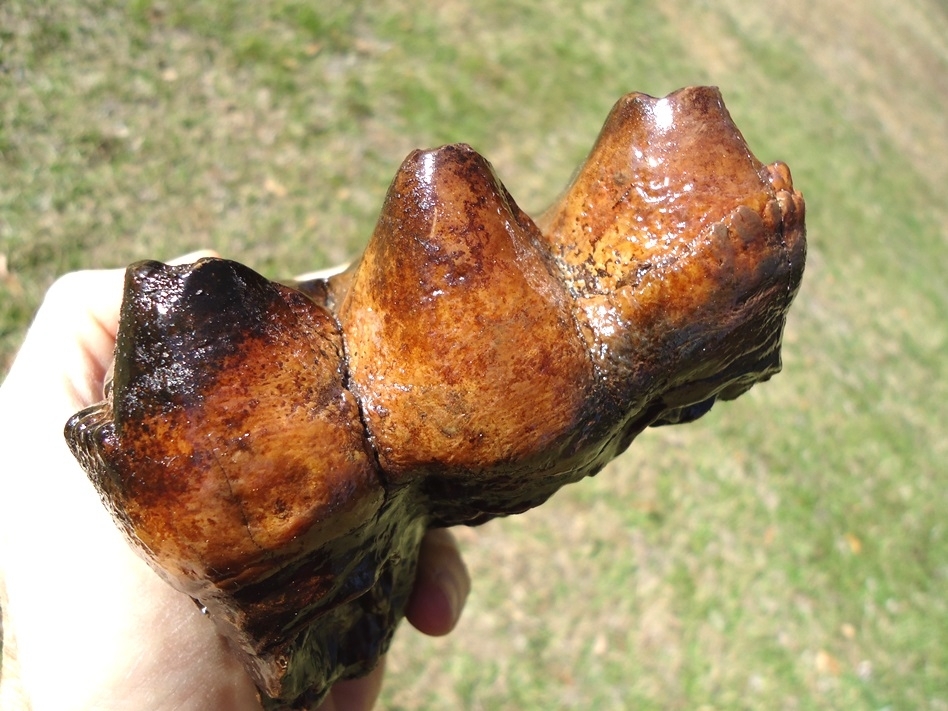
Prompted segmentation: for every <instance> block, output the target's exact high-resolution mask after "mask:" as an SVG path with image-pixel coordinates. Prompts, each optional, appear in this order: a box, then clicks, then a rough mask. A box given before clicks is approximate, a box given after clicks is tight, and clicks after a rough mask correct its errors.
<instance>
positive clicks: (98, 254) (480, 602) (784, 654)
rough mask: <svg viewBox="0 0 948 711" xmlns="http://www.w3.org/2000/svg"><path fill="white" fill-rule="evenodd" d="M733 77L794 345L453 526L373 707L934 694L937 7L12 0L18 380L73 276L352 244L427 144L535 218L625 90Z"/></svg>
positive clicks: (940, 36)
mask: <svg viewBox="0 0 948 711" xmlns="http://www.w3.org/2000/svg"><path fill="white" fill-rule="evenodd" d="M688 84H715V85H718V86H720V87H721V89H722V92H723V94H724V98H725V101H726V102H727V104H728V107H729V108H730V110H731V113H732V115H733V116H734V118H735V121H736V122H737V124H738V126H740V127H741V129H742V130H743V132H744V134H745V136H746V138H747V139H748V142H749V143H750V145H751V148H752V149H753V151H754V152H755V154H756V155H757V156H758V158H760V159H761V160H763V161H764V162H772V161H774V160H778V159H779V160H784V161H786V162H787V163H788V164H789V165H790V167H791V169H792V171H793V175H794V180H795V184H796V186H797V187H798V188H799V189H801V190H802V191H803V192H804V194H805V196H806V199H807V207H808V225H809V244H810V249H809V256H808V265H807V272H806V274H805V276H804V284H803V288H802V290H801V293H800V296H799V298H798V300H797V302H796V304H795V306H794V309H793V312H792V314H791V319H790V323H789V326H788V330H787V334H786V343H785V348H784V372H783V373H782V374H781V375H779V376H777V377H776V378H775V379H774V380H773V381H771V382H769V383H767V384H765V385H762V386H758V387H756V388H754V389H753V390H752V391H751V392H750V393H749V394H747V395H745V396H744V397H742V398H741V399H740V400H738V401H736V402H734V403H729V404H723V405H718V406H717V407H715V409H714V410H713V411H712V412H711V413H710V414H709V415H707V416H706V417H705V418H704V419H702V420H701V421H699V422H698V423H695V424H693V425H689V426H686V427H680V428H663V429H659V430H652V431H649V432H646V433H645V434H643V435H642V436H641V437H640V438H639V440H637V441H636V443H635V444H633V446H632V447H631V449H630V450H629V452H628V453H627V454H626V455H624V456H623V457H621V458H620V459H619V460H618V461H616V462H615V463H614V464H612V465H611V466H610V467H608V468H607V469H606V470H605V471H603V472H602V473H601V474H600V475H599V476H598V477H596V478H594V479H591V480H587V481H585V482H582V483H580V484H577V485H575V486H572V487H569V488H567V489H566V490H564V491H562V492H561V493H560V494H558V495H557V496H556V497H554V499H553V500H552V501H551V502H549V503H548V504H547V505H545V506H543V507H542V508H540V509H537V510H535V511H532V512H530V513H528V514H525V515H522V516H518V517H515V518H511V519H508V520H503V521H496V522H493V523H491V524H488V525H486V526H484V527H481V528H477V529H470V530H467V529H465V530H463V531H459V532H458V535H459V537H460V538H461V540H462V543H463V545H464V548H465V553H466V557H467V559H468V561H469V564H470V567H471V570H472V574H473V577H474V581H475V587H474V592H473V595H472V597H471V599H470V601H469V604H468V608H467V610H466V612H465V616H464V619H463V620H462V623H461V625H460V628H459V629H458V631H457V632H456V633H455V634H453V635H451V636H450V637H448V638H445V639H441V640H429V639H425V638H422V637H421V636H420V635H418V634H416V633H414V632H413V631H412V630H410V629H409V628H408V627H405V628H404V629H402V630H400V632H399V635H398V637H397V639H396V643H395V646H394V649H393V653H392V654H391V655H390V660H389V669H390V674H389V677H388V682H387V686H386V689H385V692H384V696H383V701H382V707H383V708H390V709H457V708H466V709H522V708H542V709H568V708H576V709H587V708H615V709H622V708H637V709H743V708H747V709H758V708H775V709H776V708H779V709H899V710H900V709H938V710H941V711H944V710H946V709H948V530H946V528H948V476H946V473H945V470H946V466H945V462H946V460H948V366H946V363H948V276H946V273H948V200H946V199H945V197H944V194H943V193H944V189H943V186H944V185H945V184H946V183H948V6H946V5H945V3H944V2H940V1H939V0H860V1H859V2H856V0H838V1H837V2H834V3H821V2H816V0H797V1H796V2H789V1H788V0H776V1H775V2H771V3H751V2H743V3H742V2H738V1H737V0H724V1H723V2H718V3H685V2H682V1H681V0H670V1H666V2H631V1H629V2H619V1H618V0H611V1H603V2H586V3H582V4H574V3H567V2H550V1H546V2H539V1H537V0H533V1H529V2H528V1H526V0H503V1H502V2H500V1H497V0H486V1H484V2H478V3H473V2H470V3H464V2H459V1H457V0H446V1H444V2H441V3H439V4H438V5H437V8H435V4H434V3H430V4H429V3H421V2H412V1H410V0H403V1H400V2H398V1H394V0H392V1H387V2H377V3H367V2H366V3H358V2H346V3H343V2H322V3H315V2H312V3H310V2H295V1H291V0H273V1H272V2H267V3H241V2H237V1H236V0H217V1H215V2H205V1H203V0H192V1H191V2H183V1H178V0H168V1H167V2H160V1H154V2H151V1H149V0H137V1H133V2H128V3H117V2H115V3H110V2H93V1H89V2H77V1H74V0H64V1H62V2H55V3H54V2H27V1H26V0H0V372H5V370H6V367H7V365H8V364H9V362H10V359H11V358H12V356H13V354H14V353H15V350H16V348H17V346H18V343H19V342H20V340H21V339H22V336H23V333H24V330H25V328H26V326H27V324H28V323H29V320H30V318H31V317H32V313H33V312H34V311H35V309H36V307H37V305H38V303H39V300H40V299H41V297H42V294H43V292H44V291H45V289H46V288H47V287H48V286H49V284H50V283H51V281H52V280H53V279H54V278H55V277H56V276H57V275H58V274H61V273H63V272H65V271H69V270H73V269H78V268H98V267H117V266H124V265H125V264H127V263H128V262H131V261H134V260H137V259H143V258H159V259H162V258H170V257H173V256H176V255H178V254H181V253H184V252H187V251H191V250H193V249H197V248H202V247H210V248H214V249H217V250H218V251H220V252H221V253H222V254H224V255H225V256H228V257H232V258H235V259H238V260H240V261H242V262H244V263H246V264H248V265H250V266H252V267H254V268H255V269H257V270H258V271H261V272H263V273H264V274H266V275H268V276H270V277H274V278H276V277H284V276H288V275H291V274H294V273H298V272H302V271H308V270H311V269H315V268H319V267H323V266H326V265H328V264H331V263H334V262H337V261H341V260H344V259H347V258H350V257H351V256H353V255H354V254H357V253H358V252H359V250H360V249H361V247H362V245H364V243H365V241H366V240H367V238H368V236H369V234H370V233H371V230H372V227H373V224H374V221H375V217H376V215H377V211H378V209H379V207H380V205H381V201H382V198H383V195H384V191H385V189H386V186H387V184H388V182H389V181H390V180H391V178H392V176H393V175H394V172H395V170H396V169H397V167H398V165H399V163H400V162H401V160H402V159H403V158H404V156H405V155H406V154H407V153H408V152H409V151H410V150H412V149H413V148H416V147H432V146H436V145H439V144H441V143H446V142H455V141H464V142H467V143H470V144H472V145H473V146H474V147H475V148H476V149H477V150H479V151H480V152H481V153H483V154H484V155H485V156H486V157H487V158H488V159H489V160H491V162H492V163H493V164H494V166H495V168H496V169H497V172H498V174H499V175H500V177H501V179H502V180H503V181H504V182H505V183H506V185H507V187H508V188H509V189H510V191H511V193H512V194H513V196H514V197H515V199H516V200H517V201H518V202H519V203H520V205H521V206H522V207H524V209H526V210H527V211H528V212H530V213H532V214H537V213H538V212H540V211H541V210H542V209H543V208H544V207H545V206H546V205H547V204H548V203H549V202H551V201H552V200H553V198H554V197H555V195H556V194H557V192H558V191H559V190H560V189H562V187H563V186H565V184H566V183H567V181H568V179H569V177H570V174H571V172H572V171H573V170H574V169H575V168H576V167H577V166H578V164H579V163H580V161H581V160H582V158H583V157H584V155H585V154H586V152H587V151H588V150H589V148H590V147H591V146H592V143H593V140H594V139H595V136H596V134H597V132H598V130H599V128H600V126H601V124H602V121H603V120H604V118H605V116H606V114H607V113H608V111H609V109H610V107H611V106H612V104H613V103H614V102H615V101H616V99H618V98H619V96H621V95H622V94H624V93H626V92H628V91H633V90H641V91H645V92H647V93H651V94H654V95H663V94H666V93H668V92H670V91H672V90H674V89H676V88H679V87H681V86H684V85H688Z"/></svg>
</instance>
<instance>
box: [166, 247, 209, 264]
mask: <svg viewBox="0 0 948 711" xmlns="http://www.w3.org/2000/svg"><path fill="white" fill-rule="evenodd" d="M220 256H221V255H220V254H219V253H218V252H215V251H214V250H213V249H199V250H197V251H196V252H189V253H188V254H183V255H181V256H180V257H175V258H174V259H169V260H168V262H167V263H168V264H170V265H173V266H180V265H182V264H191V263H192V262H196V261H198V260H199V259H207V258H208V257H220Z"/></svg>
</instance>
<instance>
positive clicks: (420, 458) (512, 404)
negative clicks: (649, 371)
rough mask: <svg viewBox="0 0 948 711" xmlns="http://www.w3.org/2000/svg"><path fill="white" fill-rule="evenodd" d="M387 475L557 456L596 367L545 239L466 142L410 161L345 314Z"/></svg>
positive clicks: (454, 471) (356, 386) (352, 361)
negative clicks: (544, 247) (590, 359)
mask: <svg viewBox="0 0 948 711" xmlns="http://www.w3.org/2000/svg"><path fill="white" fill-rule="evenodd" d="M339 319H340V321H341V323H342V327H343V331H344V333H345V338H346V345H347V348H348V356H349V374H350V387H351V388H352V390H353V392H355V393H356V394H357V395H358V397H359V399H360V400H361V402H362V406H363V414H364V416H365V419H366V425H367V429H368V431H369V434H370V436H371V438H372V441H373V443H374V445H375V449H376V452H377V453H378V457H379V462H380V464H381V467H382V469H383V471H384V472H385V474H386V476H388V477H389V478H390V479H391V480H394V481H399V480H400V479H402V478H403V477H404V476H406V475H407V474H409V473H415V474H416V475H417V474H418V473H420V472H426V471H429V472H438V473H450V474H451V475H457V476H460V475H462V474H465V473H469V472H478V471H484V470H491V469H498V468H501V469H502V468H504V467H510V468H514V469H518V470H522V469H524V468H525V467H526V466H527V465H528V464H529V462H530V461H532V460H534V459H536V457H537V456H538V455H541V454H542V455H544V456H550V455H553V454H555V452H556V449H557V447H562V446H563V441H564V438H565V437H566V436H572V434H573V430H574V429H575V426H576V423H577V419H578V416H579V413H580V410H581V409H582V407H583V406H584V404H585V400H586V398H587V395H588V393H589V391H590V385H591V382H592V368H591V364H590V361H589V356H588V354H587V352H586V348H585V344H584V343H583V341H582V339H581V337H580V335H579V332H578V329H577V326H576V324H575V320H574V318H573V315H572V313H571V310H570V306H569V303H568V301H567V296H566V292H565V290H564V288H563V285H562V283H561V281H560V280H559V279H558V275H557V274H556V273H555V272H554V267H553V265H552V263H551V261H550V260H549V257H548V256H547V255H546V254H545V253H544V252H543V251H542V250H541V242H540V235H539V233H538V232H537V230H536V227H535V226H534V224H533V221H532V220H531V219H530V218H529V217H527V216H526V215H525V214H524V213H523V212H522V211H520V209H519V208H518V207H517V206H516V205H515V204H514V202H513V200H512V198H511V197H510V195H509V194H508V193H507V191H506V190H505V189H504V187H503V186H502V185H501V184H500V182H499V181H498V180H497V178H496V177H495V175H494V173H493V171H492V169H491V167H490V165H489V164H488V163H487V162H486V161H485V160H484V159H483V158H482V157H481V156H479V155H478V154H477V153H475V152H474V151H473V150H471V149H470V148H468V147H467V146H463V145H459V146H445V147H443V148H441V149H438V150H434V151H427V152H421V151H416V152H414V153H412V154H411V155H410V156H409V157H408V158H407V159H406V161H405V163H404V164H403V165H402V167H401V169H400V170H399V171H398V174H397V175H396V177H395V180H394V182H393V184H392V186H391V188H390V190H389V195H388V198H387V200H386V202H385V205H384V207H383V208H382V214H381V217H380V219H379V223H378V226H377V228H376V231H375V234H374V235H373V238H372V240H371V241H370V243H369V245H368V247H367V248H366V250H365V254H364V256H363V257H362V261H361V263H360V264H359V266H358V269H357V270H356V271H355V274H354V276H353V281H352V285H351V287H350V289H349V292H348V295H347V297H346V299H345V301H344V302H343V304H342V307H341V309H340V312H339Z"/></svg>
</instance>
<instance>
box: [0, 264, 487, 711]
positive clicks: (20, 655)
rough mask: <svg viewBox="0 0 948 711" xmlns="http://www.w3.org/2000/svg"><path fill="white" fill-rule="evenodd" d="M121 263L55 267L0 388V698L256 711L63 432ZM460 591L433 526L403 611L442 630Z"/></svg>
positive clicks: (449, 546) (363, 687)
mask: <svg viewBox="0 0 948 711" xmlns="http://www.w3.org/2000/svg"><path fill="white" fill-rule="evenodd" d="M199 256H207V255H205V254H200V255H189V256H188V257H185V258H182V260H180V261H183V262H187V261H192V260H193V259H196V258H197V257H199ZM123 275H124V272H123V270H109V271H86V272H76V273H73V274H68V275H66V276H64V277H62V278H61V279H60V280H59V281H57V282H56V283H55V284H54V285H53V286H52V287H51V288H50V290H49V292H48V293H47V295H46V298H45V300H44V302H43V305H42V306H41V307H40V309H39V311H38V313H37V315H36V319H35V321H34V323H33V325H32V326H31V328H30V330H29V333H28V334H27V337H26V339H25V341H24V343H23V346H22V348H21V349H20V352H19V353H18V355H17V357H16V360H15V362H14V364H13V366H12V368H11V370H10V372H9V374H8V376H7V378H6V380H5V381H4V382H3V385H2V387H0V451H2V453H3V464H2V468H0V610H2V614H3V617H2V620H3V626H2V632H3V661H2V667H0V708H3V709H11V710H18V709H27V708H29V709H31V710H32V711H43V710H45V709H55V710H56V711H62V710H65V709H77V710H78V709H135V710H136V711H158V710H159V709H161V710H164V709H167V710H168V711H171V710H174V711H188V710H191V709H193V710H195V711H197V710H200V711H206V710H207V709H214V710H220V711H231V710H233V711H243V710H244V709H248V710H250V709H253V710H254V711H259V710H260V708H261V706H260V702H259V701H258V699H257V693H256V689H255V688H254V685H253V683H252V681H251V680H250V678H249V676H247V674H246V672H244V670H243V668H242V667H241V666H240V664H239V663H238V662H237V661H236V659H235V658H234V657H233V655H232V654H231V653H230V651H229V649H228V647H227V645H226V643H225V642H224V641H223V640H222V639H221V638H220V637H219V636H218V635H217V633H216V631H215V628H214V626H213V624H212V623H211V621H210V620H209V619H207V618H206V617H204V616H202V615H201V614H200V612H199V610H198V608H197V606H195V605H194V604H193V602H192V601H191V600H190V599H189V598H188V597H187V596H186V595H183V594H182V593H179V592H177V591H176V590H174V589H173V588H171V587H170V586H168V585H167V584H166V583H165V582H164V581H162V580H161V579H160V578H159V577H158V576H157V575H156V574H155V573H154V571H152V570H151V568H149V567H148V565H147V564H145V562H144V561H143V560H142V559H140V558H139V557H138V556H137V555H135V554H134V553H133V552H132V549H131V548H130V547H129V546H128V544H127V543H126V541H125V540H124V538H123V537H122V535H121V533H120V532H119V530H118V528H117V527H116V526H115V525H114V524H113V523H112V520H111V518H110V516H109V514H108V512H107V511H106V509H105V507H104V506H103V505H102V503H101V502H100V501H99V499H98V496H97V494H96V492H95V490H94V488H93V487H92V485H91V484H90V482H89V481H88V479H87V478H86V476H85V474H84V472H83V471H82V469H81V468H80V467H79V465H78V464H77V463H76V461H75V459H74V458H73V456H72V455H71V454H70V452H69V450H68V448H67V447H66V444H65V440H64V438H63V425H64V423H65V422H66V420H67V419H68V418H69V416H70V415H72V414H73V413H74V412H76V411H77V410H79V409H81V408H83V407H86V406H88V405H91V404H93V403H95V402H97V401H98V400H100V399H101V393H102V383H103V379H104V377H105V374H106V371H107V369H108V367H109V363H110V361H111V359H112V352H113V347H114V344H115V333H116V329H117V327H118V313H119V306H120V301H121V294H122V282H123ZM469 589H470V580H469V578H468V575H467V571H466V569H465V568H464V564H463V562H462V561H461V558H460V555H459V553H458V550H457V547H456V545H455V543H454V539H453V538H452V537H451V534H450V533H449V532H447V531H444V530H435V531H431V532H430V533H429V534H428V535H427V536H426V538H425V539H424V541H423V543H422V551H421V556H420V559H419V572H418V577H417V581H416V584H415V589H414V592H413V594H412V598H411V600H410V601H409V604H408V608H407V610H406V617H407V619H408V620H409V622H411V623H412V624H413V625H414V626H415V627H416V628H418V629H419V630H420V631H422V632H423V633H425V634H429V635H443V634H447V633H448V632H450V631H451V630H452V629H453V627H454V625H455V623H456V622H457V619H458V617H459V615H460V612H461V608H462V607H463V605H464V601H465V599H466V597H467V594H468V591H469ZM382 675H383V664H379V665H378V667H377V668H376V669H375V670H374V671H373V672H372V673H371V674H370V675H369V676H367V677H364V678H361V679H355V680H351V681H346V682H340V683H338V684H336V685H335V686H334V687H333V689H332V691H331V692H330V695H329V697H328V698H327V699H326V701H325V702H324V703H323V704H322V705H321V706H320V707H319V708H320V711H334V710H339V711H342V710H345V711H349V710H361V709H369V708H371V707H372V705H373V704H374V702H375V699H376V697H377V696H378V693H379V690H380V687H381V682H382Z"/></svg>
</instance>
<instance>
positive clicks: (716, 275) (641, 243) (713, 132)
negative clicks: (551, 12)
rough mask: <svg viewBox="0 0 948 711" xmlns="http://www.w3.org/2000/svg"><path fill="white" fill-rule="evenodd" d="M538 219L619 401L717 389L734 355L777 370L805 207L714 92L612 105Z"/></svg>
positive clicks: (782, 170)
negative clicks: (621, 388)
mask: <svg viewBox="0 0 948 711" xmlns="http://www.w3.org/2000/svg"><path fill="white" fill-rule="evenodd" d="M537 222H538V225H539V226H540V229H541V231H542V233H543V234H544V237H545V238H546V239H547V241H548V243H549V244H550V247H551V249H552V251H553V253H554V255H555V256H556V258H557V261H558V263H559V264H560V266H561V268H562V270H563V273H564V276H565V279H566V282H567V285H568V287H569V289H570V291H571V292H572V293H573V294H574V296H575V299H576V313H577V317H578V318H579V320H580V321H581V322H582V324H583V326H584V328H583V334H584V336H585V338H586V340H587V343H588V344H589V347H590V350H591V352H592V354H593V357H594V358H596V361H597V363H598V365H599V367H600V368H601V369H602V371H603V372H605V373H607V374H609V376H610V377H612V378H614V379H619V380H624V381H625V382H626V383H627V385H628V386H630V387H629V390H628V393H627V394H626V395H624V397H629V396H630V395H633V396H634V395H635V394H638V395H641V394H642V393H643V392H646V391H647V390H649V389H653V390H659V391H660V390H662V389H667V388H671V387H678V386H682V387H684V386H686V385H687V384H688V381H699V380H703V379H705V378H709V377H712V376H716V377H717V381H718V382H717V383H716V385H721V384H723V383H725V382H727V381H728V378H729V377H730V376H731V375H733V374H732V373H728V374H727V377H725V371H728V370H729V368H730V365H731V363H732V362H733V361H735V360H740V359H741V358H744V360H743V361H741V363H740V367H741V368H748V369H749V370H750V371H751V372H753V373H754V375H755V378H756V379H765V377H766V376H767V375H768V374H770V373H772V372H776V370H778V369H779V354H778V353H777V350H776V347H777V346H779V337H780V334H781V332H782V328H783V320H784V318H785V314H786V309H787V308H788V307H789V304H790V301H791V300H792V298H793V296H794V294H795V292H796V288H797V285H798V283H799V280H800V275H801V273H802V268H803V261H804V251H805V241H804V230H803V202H802V198H801V197H800V195H799V193H794V192H793V186H792V181H791V179H790V174H789V171H788V170H787V169H786V166H784V165H782V164H777V165H775V166H769V167H765V166H763V165H762V164H761V163H760V162H759V161H758V160H757V159H756V158H755V157H754V156H753V155H752V154H751V152H750V150H749V149H748V147H747V144H746V143H745V142H744V139H743V137H742V136H741V134H740V131H739V130H738V129H737V127H736V126H735V125H734V123H733V121H732V120H731V117H730V115H729V114H728V112H727V109H726V108H725V107H724V103H723V101H722V99H721V96H720V93H719V92H718V90H717V89H716V88H713V87H691V88H688V89H683V90H681V91H678V92H675V93H673V94H671V95H669V96H667V97H665V98H661V99H659V98H654V97H651V96H647V95H645V94H629V95H628V96H625V97H623V98H622V99H620V101H619V102H618V103H617V104H616V105H615V107H614V108H613V110H612V112H611V113H610V115H609V117H608V119H607V120H606V123H605V125H604V126H603V129H602V132H601V133H600V135H599V138H598V140H597V142H596V145H595V146H594V147H593V150H592V152H591V153H590V155H589V157H588V158H587V160H586V162H585V163H584V165H583V166H582V168H581V169H580V171H579V172H578V174H577V175H576V177H575V178H574V180H573V182H572V184H571V185H570V187H569V188H568V189H567V190H566V191H565V192H564V194H563V196H562V197H561V198H560V199H559V200H558V201H557V203H556V204H555V205H553V206H552V207H551V208H550V209H549V210H547V211H546V213H545V214H544V215H543V216H542V217H541V218H540V219H539V220H538V221H537ZM748 352H750V354H751V358H750V360H747V358H746V357H747V356H748ZM685 390H686V391H687V393H688V394H687V396H684V397H683V399H684V400H688V399H691V400H694V398H695V397H696V394H695V392H694V391H693V389H688V388H685ZM707 390H708V392H707V393H706V395H707V396H710V395H712V394H714V390H715V388H714V386H713V385H712V386H710V387H708V388H707ZM665 400H666V402H669V403H671V402H673V401H674V396H673V395H672V396H669V395H667V394H666V396H665ZM678 404H685V403H683V402H682V403H678Z"/></svg>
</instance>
